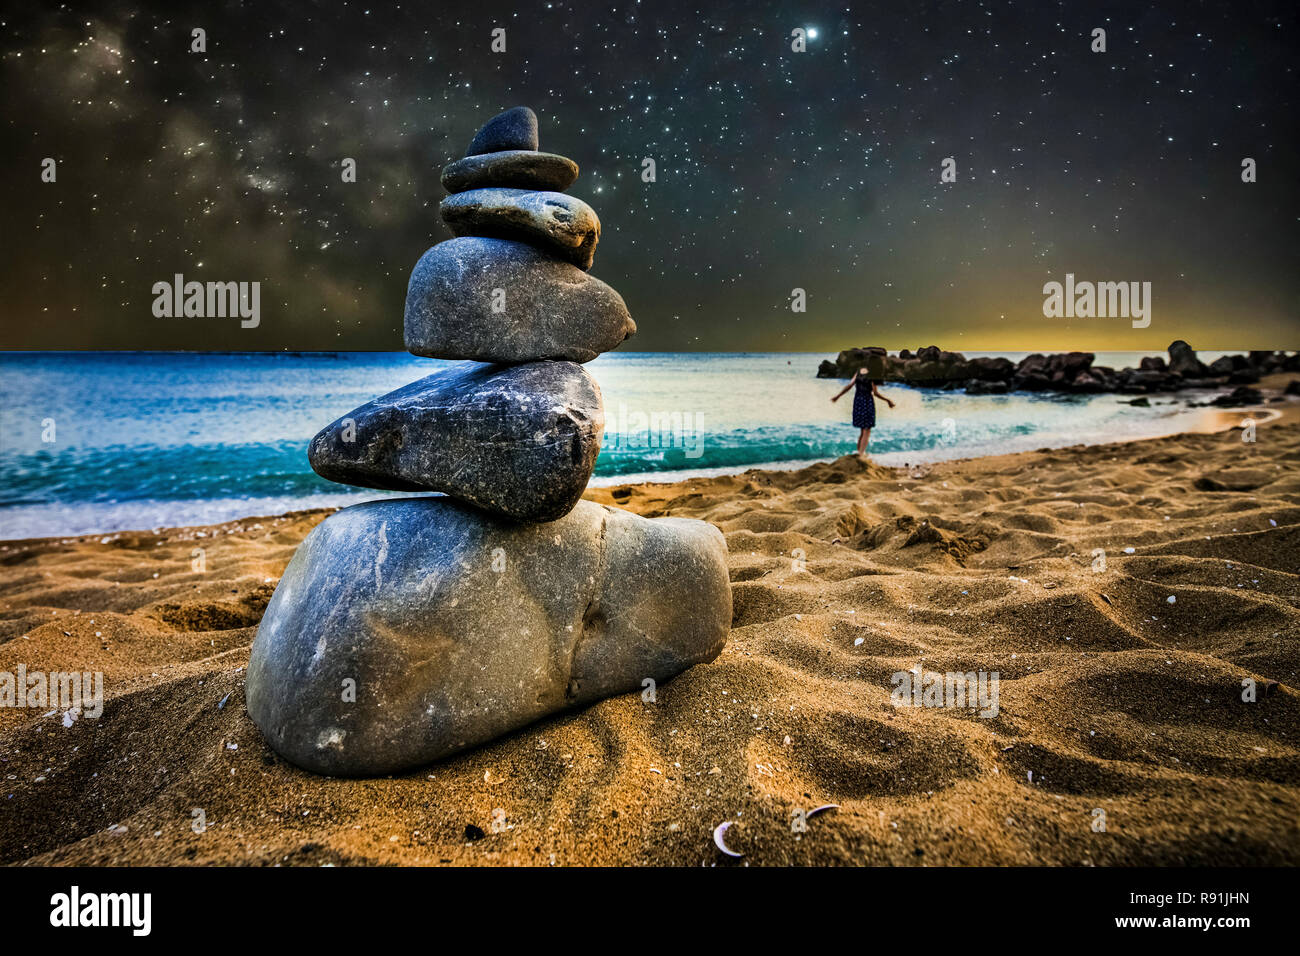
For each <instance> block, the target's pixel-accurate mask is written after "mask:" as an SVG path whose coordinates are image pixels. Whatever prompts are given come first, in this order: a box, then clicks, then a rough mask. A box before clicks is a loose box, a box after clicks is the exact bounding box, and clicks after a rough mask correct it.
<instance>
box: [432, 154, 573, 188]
mask: <svg viewBox="0 0 1300 956" xmlns="http://www.w3.org/2000/svg"><path fill="white" fill-rule="evenodd" d="M577 178H578V164H577V163H575V162H574V161H573V160H571V159H569V158H568V157H566V156H560V155H557V154H556V153H538V152H534V151H532V150H527V149H510V150H506V151H504V152H500V153H484V154H482V155H481V156H466V157H465V158H464V159H458V160H456V161H455V162H454V163H449V164H448V165H447V166H446V167H445V168H444V169H443V171H442V186H443V188H444V189H446V190H447V192H449V193H461V192H464V191H465V190H467V189H478V188H480V187H482V186H505V187H507V188H510V189H549V190H556V191H562V190H565V189H568V188H569V187H570V186H572V185H573V183H574V181H575V180H576V179H577Z"/></svg>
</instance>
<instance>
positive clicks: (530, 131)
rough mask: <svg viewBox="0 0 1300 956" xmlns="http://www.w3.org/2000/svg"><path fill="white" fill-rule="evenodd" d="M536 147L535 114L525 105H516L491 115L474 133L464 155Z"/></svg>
mask: <svg viewBox="0 0 1300 956" xmlns="http://www.w3.org/2000/svg"><path fill="white" fill-rule="evenodd" d="M536 148H537V114H536V113H534V112H533V111H532V110H530V109H529V108H528V107H527V106H516V107H513V108H512V109H508V110H506V111H505V112H502V113H498V114H497V115H496V116H494V117H492V118H491V119H490V120H488V121H487V122H486V123H484V124H483V126H482V128H481V129H480V130H479V131H478V132H477V133H475V134H474V138H473V139H472V140H471V141H470V144H469V149H467V150H465V155H466V156H475V155H478V154H479V153H496V152H500V151H502V150H507V149H536Z"/></svg>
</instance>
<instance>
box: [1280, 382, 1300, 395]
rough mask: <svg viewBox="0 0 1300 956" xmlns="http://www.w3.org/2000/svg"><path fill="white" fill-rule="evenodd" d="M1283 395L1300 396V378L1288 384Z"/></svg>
mask: <svg viewBox="0 0 1300 956" xmlns="http://www.w3.org/2000/svg"><path fill="white" fill-rule="evenodd" d="M1282 394H1283V395H1300V378H1293V379H1291V381H1290V382H1288V383H1287V386H1286V388H1285V389H1284V390H1283V392H1282Z"/></svg>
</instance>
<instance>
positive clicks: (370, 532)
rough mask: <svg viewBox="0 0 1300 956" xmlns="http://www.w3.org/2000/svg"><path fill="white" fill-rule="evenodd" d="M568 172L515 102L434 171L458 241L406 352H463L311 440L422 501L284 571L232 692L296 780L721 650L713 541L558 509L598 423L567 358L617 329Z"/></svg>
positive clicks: (376, 770) (369, 511)
mask: <svg viewBox="0 0 1300 956" xmlns="http://www.w3.org/2000/svg"><path fill="white" fill-rule="evenodd" d="M577 175H578V167H577V165H576V164H575V163H573V162H572V160H569V159H566V158H565V157H563V156H557V155H554V154H550V153H543V152H540V151H539V150H538V136H537V117H536V116H535V115H534V114H533V112H532V111H531V110H529V109H526V108H523V107H518V108H515V109H512V110H508V111H506V112H505V113H502V114H500V115H499V116H496V117H494V118H493V119H492V120H490V121H489V122H488V123H487V124H486V125H485V126H484V127H483V128H482V129H481V130H480V131H479V132H478V134H477V135H476V136H475V137H474V140H473V142H472V143H471V144H470V148H469V150H468V152H467V155H466V156H465V158H464V159H461V160H458V161H456V162H453V163H452V164H450V165H449V166H447V167H446V169H445V170H444V171H443V175H442V181H443V184H444V186H446V188H447V189H448V190H449V191H450V192H451V193H452V195H450V196H449V197H448V198H447V199H446V200H444V201H443V203H442V207H441V212H442V216H443V219H444V220H445V221H446V222H447V224H448V225H449V226H450V227H451V228H452V231H453V232H454V233H455V234H456V236H457V238H455V239H451V240H449V241H447V242H442V243H439V244H438V245H435V246H434V247H433V248H432V249H430V250H429V251H428V252H427V253H425V255H424V256H423V258H421V259H420V261H419V263H418V264H417V265H416V267H415V270H414V271H413V273H412V275H411V281H410V284H409V285H408V287H407V298H406V316H405V338H406V346H407V348H408V349H409V350H410V351H411V352H413V353H415V354H416V355H425V356H436V357H440V358H450V359H459V360H467V361H464V362H463V363H462V364H459V365H456V366H453V367H451V368H449V369H446V370H443V371H440V372H436V373H434V374H433V375H429V376H427V377H425V378H423V379H420V380H418V381H416V382H412V383H411V384H409V385H406V386H404V387H402V388H399V389H397V390H396V391H394V392H390V393H389V394H387V395H384V396H381V397H380V398H376V399H375V400H373V401H371V402H368V403H367V404H365V405H362V406H361V407H360V408H357V409H354V410H353V411H351V412H349V413H348V414H346V415H344V416H343V417H341V418H340V419H339V420H338V421H335V422H333V423H332V424H330V425H329V426H327V427H326V428H324V429H323V430H322V431H321V432H320V433H319V434H318V435H317V436H316V437H315V438H314V439H313V440H312V442H311V445H310V447H309V450H308V459H309V461H310V462H311V466H312V468H314V469H315V470H316V471H317V472H318V473H319V474H320V475H322V476H323V477H325V478H329V479H331V480H333V481H338V482H342V483H345V484H352V485H363V486H365V487H370V488H385V489H393V490H399V491H421V490H428V491H437V492H443V493H444V495H440V496H432V497H417V498H402V499H391V500H384V501H371V502H366V503H364V504H360V505H355V506H353V507H350V508H344V509H342V510H341V511H339V512H337V513H336V514H334V515H331V516H330V517H329V518H327V519H326V520H325V521H323V522H322V523H321V524H320V525H319V526H317V528H316V529H315V530H314V531H313V532H312V533H311V534H310V535H308V537H307V539H306V540H305V541H303V543H302V545H301V546H300V547H299V549H298V551H297V553H295V555H294V557H293V559H292V560H291V561H290V562H289V566H288V568H286V569H285V572H284V575H283V577H282V578H281V580H280V584H279V586H278V587H277V588H276V591H275V594H274V596H273V597H272V598H271V602H270V604H269V605H268V606H267V609H266V613H265V615H264V616H263V618H262V621H261V624H260V625H259V627H258V632H257V637H256V639H255V640H254V642H253V648H252V653H251V656H250V659H249V664H248V681H247V684H246V688H245V692H246V699H247V706H248V713H249V715H250V716H251V717H252V719H253V721H254V722H255V723H256V724H257V726H258V727H259V728H260V730H261V731H262V733H263V734H264V735H265V737H266V739H267V741H268V742H269V743H270V744H271V746H272V747H273V748H274V749H275V750H276V751H277V752H278V753H280V754H281V755H282V756H284V757H285V758H287V759H288V760H290V761H292V762H293V763H295V764H298V765H299V766H302V767H305V768H307V769H309V770H313V771H316V772H318V773H326V774H333V775H339V776H355V775H367V774H383V773H394V772H398V771H402V770H406V769H409V768H411V767H415V766H418V765H420V764H424V763H428V762H429V761H432V760H436V759H438V758H440V757H444V756H447V755H448V754H451V753H454V752H456V751H458V750H462V749H464V748H466V747H472V746H474V745H476V744H481V743H483V742H485V741H488V740H491V739H493V738H494V737H497V736H500V735H501V734H505V733H508V732H510V731H512V730H515V729H517V728H519V727H522V726H524V725H526V724H528V723H530V722H532V721H534V720H537V719H538V718H540V717H543V716H546V715H547V714H551V713H554V712H556V711H558V710H562V709H564V708H567V707H575V706H581V705H584V704H588V703H591V702H593V701H596V700H599V699H601V698H603V697H608V696H610V695H613V694H620V693H625V692H628V691H633V690H640V689H641V688H642V686H643V683H644V682H645V681H646V679H647V678H648V679H650V680H654V681H656V682H658V681H663V680H667V679H669V678H671V677H672V676H673V675H675V674H677V673H679V672H680V671H682V670H684V669H685V668H687V667H690V666H692V665H694V664H697V663H701V662H705V661H710V660H712V659H713V658H715V657H716V656H717V655H718V654H719V653H720V652H721V650H722V646H723V644H724V642H725V641H726V638H727V634H728V632H729V629H730V626H731V586H730V583H729V580H728V573H727V562H726V550H727V549H726V543H725V541H724V539H723V537H722V534H721V532H719V531H718V530H717V529H716V528H714V527H713V526H712V525H710V524H707V523H706V522H703V521H695V520H690V519H681V518H656V519H647V518H642V517H640V516H638V515H634V514H632V513H630V512H626V511H621V510H619V509H616V508H610V507H606V506H602V505H597V504H594V503H592V502H587V501H580V500H579V499H580V498H581V496H582V492H583V490H584V489H585V488H586V485H587V482H588V480H589V479H590V477H591V471H592V469H593V468H594V466H595V462H596V456H597V454H598V453H599V450H600V440H601V436H602V433H603V430H604V409H603V406H602V400H601V395H600V389H599V387H598V386H597V384H596V382H595V380H594V379H592V378H591V376H590V375H589V374H588V373H587V372H586V370H585V369H584V368H583V367H582V364H581V363H583V362H587V361H590V360H591V359H593V358H595V357H596V356H597V355H599V354H601V353H602V352H604V351H607V350H608V349H611V348H614V347H616V346H617V345H618V344H620V343H621V342H622V341H623V340H624V339H625V338H626V337H627V336H629V335H631V334H632V333H633V332H635V330H636V325H635V323H634V322H633V321H632V318H631V316H630V315H629V314H628V311H627V308H626V306H625V305H624V303H623V300H622V298H621V297H620V296H619V294H618V293H617V292H615V291H614V290H613V289H611V288H610V287H609V286H607V285H605V284H604V283H603V282H601V281H600V280H598V279H595V278H593V277H591V276H589V275H587V273H586V271H585V270H586V269H587V268H589V267H590V266H591V264H592V260H593V257H594V254H595V249H596V244H597V242H598V241H599V239H600V221H599V219H598V218H597V217H596V213H595V212H594V210H592V209H591V207H589V206H587V205H586V203H583V202H582V201H581V200H578V199H575V198H573V197H570V196H566V195H564V194H563V193H562V192H559V191H558V190H563V189H566V188H568V187H569V186H570V185H572V184H573V182H574V181H575V180H576V178H577ZM480 363H481V364H480Z"/></svg>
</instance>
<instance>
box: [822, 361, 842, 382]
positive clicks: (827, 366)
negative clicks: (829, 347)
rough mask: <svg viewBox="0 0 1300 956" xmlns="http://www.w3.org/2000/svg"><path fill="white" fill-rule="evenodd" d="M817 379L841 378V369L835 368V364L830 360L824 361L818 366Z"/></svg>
mask: <svg viewBox="0 0 1300 956" xmlns="http://www.w3.org/2000/svg"><path fill="white" fill-rule="evenodd" d="M817 377H818V378H839V377H840V372H839V369H838V368H836V367H835V363H834V362H832V361H831V360H830V359H823V360H822V364H821V365H818V366H817Z"/></svg>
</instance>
